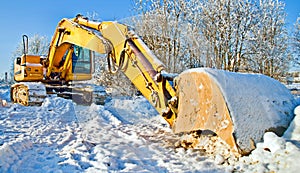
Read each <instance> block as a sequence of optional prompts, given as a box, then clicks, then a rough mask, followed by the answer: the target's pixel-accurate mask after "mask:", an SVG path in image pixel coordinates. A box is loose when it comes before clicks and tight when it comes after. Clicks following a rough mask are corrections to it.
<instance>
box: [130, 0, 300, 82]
mask: <svg viewBox="0 0 300 173" xmlns="http://www.w3.org/2000/svg"><path fill="white" fill-rule="evenodd" d="M284 8H285V4H284V3H283V2H281V1H278V0H259V1H258V0H134V9H135V14H136V17H134V18H133V19H132V20H133V22H132V23H131V24H133V25H134V28H135V30H136V32H137V33H138V34H139V35H140V36H141V37H142V39H143V40H144V41H145V42H146V44H147V45H148V46H149V47H150V49H151V50H153V51H154V53H155V54H156V55H157V56H158V57H159V59H161V60H162V61H163V62H164V63H165V64H166V66H167V70H168V71H169V72H181V71H183V70H185V69H187V68H193V67H210V68H217V69H224V70H228V71H234V72H237V71H243V72H255V73H262V74H266V75H268V76H271V77H274V78H279V77H282V76H284V75H285V73H286V72H287V71H288V70H289V68H290V65H291V63H292V64H297V63H298V64H299V50H300V46H299V45H300V37H299V36H300V34H299V30H300V27H299V21H300V19H298V20H297V22H296V23H295V24H294V29H293V30H292V32H293V33H289V32H288V31H289V30H288V29H287V24H286V12H285V9H284Z"/></svg>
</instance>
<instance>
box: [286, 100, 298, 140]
mask: <svg viewBox="0 0 300 173" xmlns="http://www.w3.org/2000/svg"><path fill="white" fill-rule="evenodd" d="M294 113H295V115H296V116H295V118H294V119H293V121H292V122H291V124H290V126H289V128H288V129H287V130H286V132H285V133H284V135H283V137H284V138H286V139H289V140H297V141H300V106H297V107H296V108H295V111H294Z"/></svg>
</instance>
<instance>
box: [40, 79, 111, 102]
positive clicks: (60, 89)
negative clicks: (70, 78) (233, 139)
mask: <svg viewBox="0 0 300 173" xmlns="http://www.w3.org/2000/svg"><path fill="white" fill-rule="evenodd" d="M46 92H47V94H57V96H58V97H62V98H65V99H70V100H72V101H73V102H75V103H77V104H80V105H91V104H92V103H95V104H98V105H103V104H104V103H105V100H106V98H107V94H106V92H105V90H104V88H103V87H100V86H94V85H90V84H75V85H70V86H67V85H63V86H62V85H57V86H55V85H46Z"/></svg>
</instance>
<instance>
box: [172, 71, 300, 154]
mask: <svg viewBox="0 0 300 173" xmlns="http://www.w3.org/2000/svg"><path fill="white" fill-rule="evenodd" d="M175 83H176V87H177V95H178V116H177V119H176V122H175V123H174V125H173V130H174V132H175V133H179V132H191V131H198V130H209V131H212V132H214V133H215V134H217V135H218V136H219V137H220V138H222V139H223V140H224V141H225V142H226V143H227V144H228V145H229V146H230V147H231V148H232V149H233V150H235V151H237V152H239V153H240V154H246V153H249V152H250V151H251V150H253V149H254V148H255V144H256V143H257V142H260V141H261V140H262V138H263V135H264V133H265V132H266V131H273V132H275V133H277V134H278V135H282V133H283V132H284V130H285V129H286V128H287V127H288V125H289V123H290V121H291V120H292V119H293V117H294V114H293V108H294V107H295V105H296V102H295V100H294V97H293V96H292V95H291V93H290V91H289V90H288V89H286V87H285V86H284V85H282V84H281V83H280V82H278V81H276V80H274V79H272V78H270V77H267V76H265V75H258V74H242V73H231V72H226V71H222V70H215V69H206V68H203V69H202V68H201V69H191V70H187V71H185V72H183V73H181V74H180V75H179V76H178V77H177V79H176V82H175Z"/></svg>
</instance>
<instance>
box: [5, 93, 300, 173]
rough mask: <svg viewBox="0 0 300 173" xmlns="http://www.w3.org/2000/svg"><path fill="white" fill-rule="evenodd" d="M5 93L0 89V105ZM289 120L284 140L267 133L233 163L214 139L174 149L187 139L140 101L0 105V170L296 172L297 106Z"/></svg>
mask: <svg viewBox="0 0 300 173" xmlns="http://www.w3.org/2000/svg"><path fill="white" fill-rule="evenodd" d="M8 90H9V87H2V88H0V94H1V95H0V96H1V98H2V99H9V97H8V94H9V91H8ZM295 114H296V116H295V118H294V120H293V121H292V123H291V125H290V126H289V129H288V130H287V131H286V133H285V134H284V136H283V137H278V136H276V135H275V134H274V133H270V132H269V133H266V134H265V135H264V142H262V143H259V144H257V149H255V150H254V151H253V152H252V153H251V154H250V155H249V156H244V157H241V158H239V159H237V158H234V157H233V156H231V155H230V153H229V156H228V155H227V156H228V157H227V156H225V155H223V154H224V151H226V147H225V146H224V145H222V144H221V143H218V142H214V140H215V141H218V140H217V139H213V140H209V139H204V140H203V141H202V145H203V148H204V149H184V148H183V147H181V146H180V145H179V144H178V143H180V142H181V141H182V140H186V138H187V137H188V136H179V135H174V134H173V133H172V131H171V129H170V128H169V127H168V125H167V124H166V122H165V121H164V120H163V118H161V117H160V116H159V115H158V114H157V112H156V111H155V110H154V109H153V108H152V106H151V105H150V104H149V103H148V102H147V100H145V99H144V98H143V97H134V98H126V97H122V98H114V99H112V100H111V101H109V102H108V103H106V104H105V106H101V105H94V104H93V105H91V106H80V105H76V104H74V103H73V102H72V101H70V100H65V99H62V98H59V97H55V96H52V97H49V98H46V100H45V101H44V103H43V105H42V106H41V107H24V106H21V105H17V104H9V105H8V107H0V172H232V171H237V172H272V171H275V172H297V170H298V169H300V165H299V164H298V163H299V161H300V158H299V154H300V145H299V144H300V124H299V123H300V121H299V118H300V106H298V107H297V108H296V109H295ZM213 142H214V143H213ZM212 144H213V145H212ZM212 146H213V147H212ZM211 150H214V152H210V151H211ZM227 154H228V153H227Z"/></svg>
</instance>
